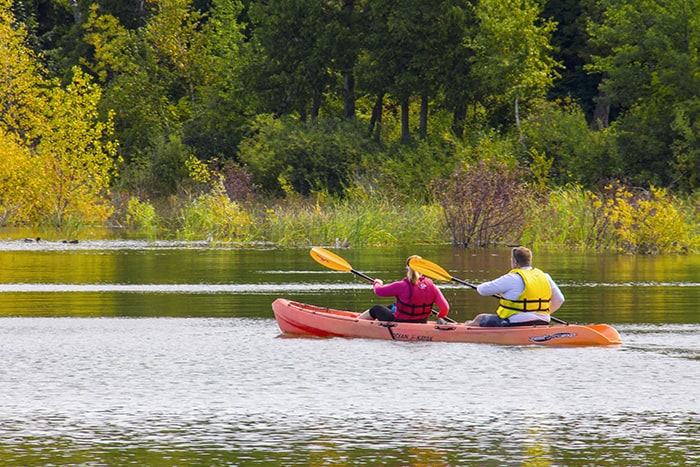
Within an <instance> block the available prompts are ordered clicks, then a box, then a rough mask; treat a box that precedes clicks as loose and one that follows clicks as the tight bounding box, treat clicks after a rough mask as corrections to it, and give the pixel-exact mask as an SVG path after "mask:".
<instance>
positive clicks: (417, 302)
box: [394, 276, 437, 321]
mask: <svg viewBox="0 0 700 467" xmlns="http://www.w3.org/2000/svg"><path fill="white" fill-rule="evenodd" d="M403 280H404V281H405V282H406V283H407V284H408V287H409V289H408V290H409V299H408V301H403V300H401V298H400V297H396V302H395V304H396V311H394V319H396V320H397V321H423V320H425V319H426V318H428V316H430V314H431V313H432V311H433V303H435V298H436V297H437V293H436V290H435V289H436V287H435V284H433V281H431V280H430V279H428V278H427V277H424V276H421V277H420V279H418V284H416V285H413V284H412V283H411V282H409V280H408V279H407V278H404V279H403Z"/></svg>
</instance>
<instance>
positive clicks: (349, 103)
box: [343, 71, 355, 120]
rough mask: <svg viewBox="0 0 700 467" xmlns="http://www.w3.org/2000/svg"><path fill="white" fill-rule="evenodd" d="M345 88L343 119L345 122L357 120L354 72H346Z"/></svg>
mask: <svg viewBox="0 0 700 467" xmlns="http://www.w3.org/2000/svg"><path fill="white" fill-rule="evenodd" d="M343 84H344V88H345V106H344V109H343V118H344V119H345V120H354V119H355V77H354V76H353V74H352V71H346V72H345V79H344V80H343Z"/></svg>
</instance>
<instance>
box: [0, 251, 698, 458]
mask: <svg viewBox="0 0 700 467" xmlns="http://www.w3.org/2000/svg"><path fill="white" fill-rule="evenodd" d="M338 253H339V254H341V255H342V256H343V257H345V258H347V259H348V260H349V261H350V262H351V263H352V265H353V267H355V268H356V269H358V270H361V271H363V272H365V273H367V274H370V275H371V276H376V277H381V278H383V279H384V280H385V281H386V280H391V279H395V278H398V277H400V274H402V264H403V261H404V260H405V257H406V256H407V255H408V254H411V253H413V251H407V250H403V249H381V250H359V249H358V250H353V249H351V250H346V251H340V252H338ZM418 253H421V254H423V256H425V257H426V258H429V259H431V260H434V261H436V262H438V263H440V264H441V265H442V266H444V267H446V268H447V269H449V270H450V271H451V273H452V274H453V275H454V276H455V277H459V278H464V279H466V280H469V281H471V282H475V283H478V282H480V281H483V280H487V279H489V278H491V277H493V276H495V275H496V274H499V273H501V272H502V271H503V270H504V269H505V267H506V266H507V264H506V265H504V264H503V263H504V255H505V258H506V259H507V251H506V252H503V251H498V250H494V251H490V250H489V251H475V252H465V251H463V250H454V249H452V248H447V247H446V248H432V249H429V250H427V251H419V252H418ZM536 254H537V252H536ZM536 259H539V260H540V261H539V263H540V264H539V265H540V267H543V268H544V269H546V270H548V271H549V272H551V273H552V275H553V276H555V279H557V280H558V282H559V283H560V285H561V286H562V289H563V291H564V293H565V295H566V296H567V303H566V304H565V306H564V308H562V310H560V312H559V314H560V317H561V318H564V319H567V320H571V321H579V322H590V321H597V322H607V323H609V324H613V325H614V326H615V327H616V328H617V329H618V331H619V332H620V334H621V336H622V339H623V344H622V345H621V346H617V347H610V348H571V349H569V348H540V347H530V346H528V347H502V346H493V345H484V344H454V343H416V342H392V341H373V340H365V339H341V338H334V339H310V338H295V337H285V336H281V335H280V332H279V328H278V327H277V325H276V322H275V321H274V318H273V315H272V311H271V309H270V303H271V301H272V300H273V299H274V298H276V297H278V296H285V297H288V298H294V299H297V300H301V301H308V302H310V303H317V304H324V305H325V304H328V305H330V306H337V307H342V308H350V309H356V310H360V309H363V307H366V306H368V304H371V303H373V302H374V300H375V299H374V298H373V297H372V295H371V291H369V288H368V284H367V283H366V282H364V281H362V279H359V278H357V277H356V276H354V275H353V274H351V273H343V272H335V271H329V270H324V269H323V268H322V267H320V266H319V265H318V264H316V263H315V262H314V261H313V260H312V259H311V258H310V256H309V255H308V250H305V249H302V250H271V249H257V250H248V251H246V250H243V251H241V250H234V249H224V248H212V247H209V246H206V245H193V244H185V245H179V244H143V243H139V242H103V243H100V242H97V243H95V244H94V245H92V244H80V245H72V246H65V245H59V244H50V245H39V246H38V245H33V244H27V245H25V244H23V243H21V242H10V241H8V242H4V244H3V243H2V242H0V277H1V278H2V281H1V282H0V306H1V307H2V312H1V314H2V316H3V317H2V318H0V355H2V365H0V465H3V466H5V465H10V466H13V465H16V466H20V465H85V466H93V465H110V466H116V465H154V466H161V465H162V466H175V465H178V466H181V465H192V466H194V465H270V464H280V465H376V464H378V463H383V464H385V465H494V466H496V465H499V466H500V465H513V466H525V465H527V466H547V465H558V466H584V465H585V466H592V465H608V466H621V465H626V466H646V465H694V464H698V463H700V446H698V443H697V433H698V432H700V400H699V398H698V395H697V392H698V391H697V388H698V387H700V331H699V330H698V322H700V319H699V318H700V316H698V311H699V305H698V304H699V303H700V300H699V298H700V296H699V295H698V291H699V290H700V284H699V282H700V280H699V277H700V265H699V261H698V258H694V257H680V258H676V257H673V258H641V259H640V258H634V259H633V258H626V257H616V256H600V257H597V258H596V257H588V256H584V255H580V254H560V253H557V254H554V253H550V254H548V253H544V252H542V253H539V257H536ZM506 262H507V261H506ZM443 285H444V290H445V294H446V295H447V296H448V298H449V299H450V302H451V303H452V306H453V313H452V316H453V317H455V318H456V319H467V318H469V317H471V316H472V315H473V314H474V313H476V312H477V311H485V310H490V309H492V308H493V306H494V303H493V301H490V300H486V299H485V298H478V297H475V295H474V293H473V291H471V290H470V289H466V288H464V287H463V286H458V285H456V284H454V285H453V284H443Z"/></svg>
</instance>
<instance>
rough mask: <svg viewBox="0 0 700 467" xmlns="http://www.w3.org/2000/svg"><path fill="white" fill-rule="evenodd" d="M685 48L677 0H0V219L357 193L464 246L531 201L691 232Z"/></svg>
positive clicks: (691, 3) (86, 219) (231, 210)
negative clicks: (664, 213)
mask: <svg viewBox="0 0 700 467" xmlns="http://www.w3.org/2000/svg"><path fill="white" fill-rule="evenodd" d="M699 47H700V0H670V1H658V0H598V1H593V0H561V1H544V0H541V1H538V0H519V1H513V0H478V1H466V0H443V1H437V0H400V1H397V0H325V1H318V0H259V1H256V0H111V1H109V2H105V1H94V0H23V1H18V0H14V1H12V0H0V83H2V86H1V87H0V157H1V158H2V161H1V162H0V164H1V166H0V224H2V225H36V224H43V225H46V224H51V225H53V226H55V227H61V228H66V227H67V226H71V225H77V224H84V223H94V222H111V223H114V224H125V225H126V224H129V225H133V226H137V227H140V228H151V229H163V228H164V227H165V228H167V227H170V230H171V231H173V230H178V229H179V231H180V232H187V231H197V232H198V233H201V232H204V234H206V233H207V232H208V233H209V235H212V234H213V235H215V236H217V237H221V238H234V237H238V238H242V237H245V236H246V235H247V236H248V237H250V238H256V236H257V238H259V237H265V238H269V237H270V234H269V232H268V233H266V234H261V233H260V232H257V233H256V234H253V233H251V231H250V226H251V225H253V224H256V223H257V224H262V223H265V222H267V223H268V224H269V222H270V218H271V217H275V216H279V215H280V213H281V212H284V213H285V214H289V212H288V211H284V206H285V205H286V206H291V205H298V206H301V205H305V206H311V208H312V209H315V210H316V212H318V211H320V210H323V209H324V208H329V207H330V208H332V209H335V210H338V209H339V208H340V206H345V207H346V208H347V206H348V203H350V204H351V205H354V206H355V207H357V206H358V205H363V204H364V205H366V204H372V203H376V204H374V206H375V208H376V210H378V211H383V212H384V215H386V214H391V213H392V212H394V211H393V210H394V209H395V208H396V207H397V206H399V207H400V208H401V209H400V210H402V211H403V212H408V213H409V215H412V216H414V217H415V216H416V212H414V211H412V210H411V209H412V206H414V205H418V206H422V208H418V209H422V211H423V214H422V216H427V218H428V219H430V220H432V219H435V222H439V223H442V224H443V226H444V228H443V231H448V232H449V235H450V240H452V241H453V242H454V243H457V244H464V245H469V244H487V243H490V242H493V241H504V240H507V238H506V237H508V234H507V232H511V234H512V233H513V232H516V233H517V235H515V238H516V239H517V238H522V234H523V232H524V231H523V229H524V228H525V229H526V227H527V224H528V222H527V221H525V220H522V219H521V218H522V217H523V212H525V211H527V212H530V213H532V212H533V211H537V209H535V206H540V207H542V206H549V207H550V209H554V208H557V209H559V210H569V211H570V214H571V216H572V217H577V216H579V213H580V212H585V213H589V214H590V212H593V214H592V218H591V219H590V222H591V223H592V230H593V233H592V234H590V235H591V237H590V238H588V239H587V240H585V241H584V243H591V242H592V243H593V246H595V247H601V246H605V243H606V240H603V236H604V235H605V234H609V233H610V232H613V231H614V232H615V233H614V236H615V240H614V242H615V244H616V245H617V247H618V248H620V245H623V246H624V245H630V242H631V241H632V240H630V238H624V237H625V235H627V234H625V233H624V232H623V233H621V232H620V231H619V227H620V225H623V227H625V228H629V229H633V228H634V226H635V225H636V226H637V227H639V224H640V222H641V221H640V216H641V218H643V219H645V220H644V222H648V220H649V219H651V218H653V217H655V216H656V217H658V216H659V212H660V211H659V210H660V207H661V206H665V208H664V209H667V208H668V206H669V205H670V206H672V207H673V209H674V212H673V213H671V214H669V216H670V217H668V218H664V221H663V222H675V223H677V222H683V223H685V224H688V223H689V219H690V224H691V225H690V226H689V227H687V229H689V230H688V231H687V232H685V233H683V234H682V235H685V236H686V237H688V238H695V239H697V236H698V235H700V232H698V227H697V218H698V217H697V216H698V215H697V212H698V205H699V204H700V203H699V202H698V198H699V196H698V189H699V188H700V62H699V55H698V51H699ZM553 194H554V195H557V196H558V197H557V198H556V199H554V200H553V199H552V198H551V197H552V195H553ZM571 198H574V201H572V200H571ZM524 199H527V203H519V202H518V203H516V201H517V200H524ZM377 200H380V201H377ZM644 203H648V204H644ZM649 203H650V204H649ZM578 204H581V206H579V207H575V206H577V205H578ZM552 206H554V207H552ZM433 208H436V209H437V208H439V210H440V211H441V212H440V213H439V214H437V215H434V209H433ZM486 208H488V212H485V211H487V209H486ZM576 209H578V210H580V211H578V212H577V211H576ZM630 209H631V210H632V211H634V213H629V212H627V211H628V210H630ZM426 210H427V211H429V213H428V214H425V211H426ZM494 213H497V214H498V213H500V217H499V216H498V215H496V214H494ZM596 213H597V214H596ZM640 213H641V214H640ZM365 214H366V213H365ZM535 214H537V213H535ZM358 215H359V214H358V213H357V212H352V211H350V212H349V213H348V219H347V221H348V222H349V223H353V222H355V223H356V222H358V221H357V218H358ZM539 215H541V216H543V217H542V218H541V219H551V216H552V213H551V212H546V211H544V210H540V212H539ZM494 216H495V217H494ZM625 216H632V217H630V218H629V219H627V218H625ZM634 216H636V217H634ZM684 216H685V217H684ZM688 216H690V217H688ZM437 219H441V220H440V221H437ZM224 220H226V222H224ZM421 220H422V221H425V217H423V218H422V219H421ZM521 220H522V222H520V221H521ZM326 221H327V219H326ZM278 222H281V225H286V226H287V227H289V221H288V220H287V222H286V224H285V221H284V220H282V221H279V220H278ZM369 222H374V223H380V224H381V223H382V215H379V216H378V217H377V218H376V219H372V220H370V221H369ZM430 222H432V221H430ZM529 222H530V223H532V222H535V223H536V221H532V220H530V221H529ZM168 223H170V225H169V226H168V225H166V224H168ZM217 223H218V224H217ZM562 223H563V224H570V223H571V222H570V221H562ZM625 223H627V224H626V225H624V224H625ZM195 224H196V225H195ZM215 224H216V225H217V226H216V227H214V225H215ZM221 224H227V226H224V227H223V230H222V227H221ZM339 224H342V220H341V221H339ZM663 225H664V224H663V223H662V224H659V225H657V226H655V227H654V228H662V229H663V228H664V227H663ZM246 229H247V230H246ZM342 230H343V229H341V228H340V227H338V229H337V231H332V229H330V230H328V231H324V232H322V233H319V235H322V236H325V237H329V238H333V237H337V236H340V238H343V237H347V236H348V234H347V232H344V234H345V235H343V232H342ZM339 231H340V233H338V232H339ZM525 233H527V232H525ZM285 235H288V234H284V235H281V234H278V235H277V236H276V237H275V239H276V240H279V239H280V236H282V237H284V236H285ZM373 235H374V236H375V237H376V232H374V233H373ZM440 235H441V234H440V233H439V232H437V233H435V237H436V238H439V237H440ZM529 235H530V237H528V238H527V239H529V240H531V241H535V240H538V239H539V240H542V238H541V235H542V232H532V230H530V232H529ZM558 235H561V233H559V234H558ZM674 235H675V237H674V238H671V239H669V242H676V244H679V236H681V234H674ZM350 236H353V234H352V233H351V234H350ZM359 236H360V233H358V232H355V233H354V237H355V239H356V240H357V237H359ZM367 236H368V235H365V237H367ZM428 236H429V235H428ZM627 236H628V237H629V235H627ZM380 237H381V235H380ZM526 237H527V235H526ZM385 240H386V239H385V238H384V237H382V238H377V239H376V240H375V241H377V242H382V241H385ZM554 240H556V239H551V238H550V239H547V240H546V241H548V242H549V241H554ZM557 241H563V242H564V243H566V242H570V241H571V240H566V239H564V240H562V239H559V240H557ZM579 241H580V239H579ZM654 241H655V240H653V239H652V240H651V242H652V243H653V242H654ZM638 243H639V242H637V243H635V244H634V245H635V246H634V249H640V248H641V249H642V250H644V249H645V248H647V249H650V250H652V251H653V246H649V245H651V243H650V241H647V243H648V245H647V246H646V247H640V246H639V245H638ZM657 243H658V242H657ZM680 243H681V246H680V247H681V248H685V249H687V248H688V246H689V245H690V243H692V242H690V241H685V242H680Z"/></svg>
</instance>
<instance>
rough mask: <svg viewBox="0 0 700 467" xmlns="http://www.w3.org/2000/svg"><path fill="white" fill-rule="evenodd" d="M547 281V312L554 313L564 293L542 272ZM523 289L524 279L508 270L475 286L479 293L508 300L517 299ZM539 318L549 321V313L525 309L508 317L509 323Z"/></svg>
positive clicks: (562, 299)
mask: <svg viewBox="0 0 700 467" xmlns="http://www.w3.org/2000/svg"><path fill="white" fill-rule="evenodd" d="M520 269H526V270H527V269H532V266H525V267H522V268H520ZM544 275H545V276H546V277H547V280H548V281H549V286H550V287H551V288H552V300H551V301H550V302H549V312H550V313H554V312H555V311H557V310H558V309H559V307H561V305H562V303H564V295H563V294H562V293H561V290H559V286H557V284H556V283H555V282H554V281H553V280H552V277H551V276H550V275H549V274H547V273H544ZM523 290H525V281H523V278H522V277H520V274H517V273H515V272H509V273H507V274H504V275H502V276H501V277H499V278H497V279H494V280H492V281H489V282H484V283H483V284H479V285H478V286H477V287H476V291H477V292H478V293H479V295H501V296H502V297H503V298H505V299H508V300H517V299H518V298H519V297H520V294H522V293H523ZM537 319H539V320H541V321H547V322H549V320H550V317H549V313H536V312H534V311H527V312H524V313H516V314H514V315H512V316H510V317H509V318H508V320H509V321H510V322H511V323H522V322H525V321H533V320H537Z"/></svg>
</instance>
